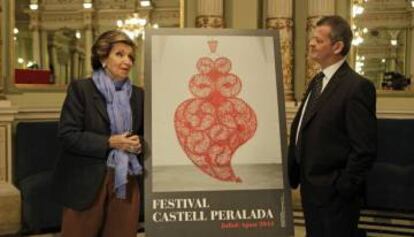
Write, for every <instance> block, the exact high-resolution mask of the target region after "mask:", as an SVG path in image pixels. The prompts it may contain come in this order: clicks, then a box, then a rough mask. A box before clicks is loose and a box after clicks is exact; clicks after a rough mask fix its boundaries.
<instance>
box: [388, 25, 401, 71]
mask: <svg viewBox="0 0 414 237" xmlns="http://www.w3.org/2000/svg"><path fill="white" fill-rule="evenodd" d="M388 33H389V34H390V36H391V42H392V41H395V42H396V45H393V44H392V43H391V42H390V44H391V57H390V59H391V62H390V71H391V72H397V71H400V70H399V68H397V65H398V44H399V42H398V35H399V34H400V31H399V30H389V31H388Z"/></svg>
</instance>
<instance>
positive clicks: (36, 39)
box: [29, 11, 41, 65]
mask: <svg viewBox="0 0 414 237" xmlns="http://www.w3.org/2000/svg"><path fill="white" fill-rule="evenodd" d="M29 29H30V30H31V31H32V50H33V61H34V62H35V63H36V64H37V65H40V63H41V60H40V32H39V12H38V11H31V12H30V25H29Z"/></svg>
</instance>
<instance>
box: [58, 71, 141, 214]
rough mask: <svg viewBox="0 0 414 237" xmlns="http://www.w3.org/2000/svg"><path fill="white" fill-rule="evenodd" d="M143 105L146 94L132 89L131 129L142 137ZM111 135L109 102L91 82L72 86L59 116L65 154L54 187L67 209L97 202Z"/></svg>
mask: <svg viewBox="0 0 414 237" xmlns="http://www.w3.org/2000/svg"><path fill="white" fill-rule="evenodd" d="M143 102H144V93H143V90H142V89H141V88H138V87H136V86H133V89H132V94H131V99H130V105H131V111H132V121H133V125H132V128H133V132H135V133H136V134H139V135H142V133H143V108H144V105H143ZM110 135H111V131H110V122H109V117H108V113H107V110H106V102H105V99H104V97H103V96H102V95H101V94H100V92H99V91H98V89H97V88H96V86H95V84H94V83H93V81H92V79H90V78H89V79H83V80H77V81H74V82H72V83H71V84H70V86H69V88H68V93H67V96H66V99H65V102H64V104H63V107H62V111H61V116H60V122H59V134H58V136H59V139H60V141H61V143H62V147H63V151H62V153H61V156H60V160H59V162H58V164H57V167H56V169H55V172H54V183H53V193H54V195H55V196H56V198H57V200H58V201H59V202H60V203H61V204H63V206H64V207H69V208H72V209H76V210H82V209H85V208H88V207H89V206H90V205H91V204H92V203H93V201H94V200H95V198H96V196H97V194H98V191H99V190H100V187H101V186H102V183H103V180H104V177H105V174H106V169H107V167H106V160H107V155H108V152H109V151H110V148H109V146H108V139H109V137H110ZM141 137H142V136H141Z"/></svg>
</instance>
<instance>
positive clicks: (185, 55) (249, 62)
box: [151, 35, 282, 166]
mask: <svg viewBox="0 0 414 237" xmlns="http://www.w3.org/2000/svg"><path fill="white" fill-rule="evenodd" d="M211 39H215V40H217V41H218V47H217V51H216V53H215V54H212V53H210V50H209V47H208V44H207V42H208V41H209V40H211ZM151 43H152V46H151V47H152V52H151V56H152V82H151V88H152V91H151V93H152V119H153V120H152V154H153V156H152V157H153V158H154V159H153V160H152V165H153V166H164V165H192V162H191V160H190V159H189V158H188V157H187V155H186V154H185V152H184V150H183V149H182V148H181V145H180V144H179V141H178V139H177V135H176V132H175V128H174V115H175V111H176V109H177V108H178V106H179V105H180V104H181V103H182V102H183V101H185V100H187V99H192V98H195V97H194V96H193V95H192V94H191V93H190V90H189V86H188V84H189V81H190V79H191V77H192V76H193V75H195V74H197V73H198V71H197V68H196V64H197V61H198V59H200V58H201V57H206V56H207V57H210V58H212V59H213V60H214V59H216V58H217V57H227V58H228V59H229V60H230V61H231V63H232V67H231V70H230V73H233V74H235V75H237V76H238V77H239V78H240V80H241V82H242V88H241V92H240V93H239V94H238V95H237V96H236V97H237V98H240V99H242V100H244V101H245V102H246V103H247V104H248V105H249V106H250V107H251V108H252V109H253V110H254V112H255V113H256V117H257V128H256V132H255V134H254V136H253V137H252V138H251V139H250V140H248V141H247V142H246V143H244V144H243V145H241V146H240V147H239V148H238V149H237V150H236V152H235V153H234V155H233V157H232V161H231V162H232V164H267V163H277V164H281V163H282V152H281V142H280V130H279V129H280V128H279V116H278V114H279V113H278V99H277V88H276V81H275V80H276V79H277V80H282V78H276V72H275V55H274V42H273V38H272V37H263V36H214V37H212V36H163V35H154V36H153V37H152V42H151Z"/></svg>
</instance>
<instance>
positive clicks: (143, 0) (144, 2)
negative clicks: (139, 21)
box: [139, 0, 151, 7]
mask: <svg viewBox="0 0 414 237" xmlns="http://www.w3.org/2000/svg"><path fill="white" fill-rule="evenodd" d="M139 5H140V6H141V7H150V6H151V1H150V0H140V1H139Z"/></svg>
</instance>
